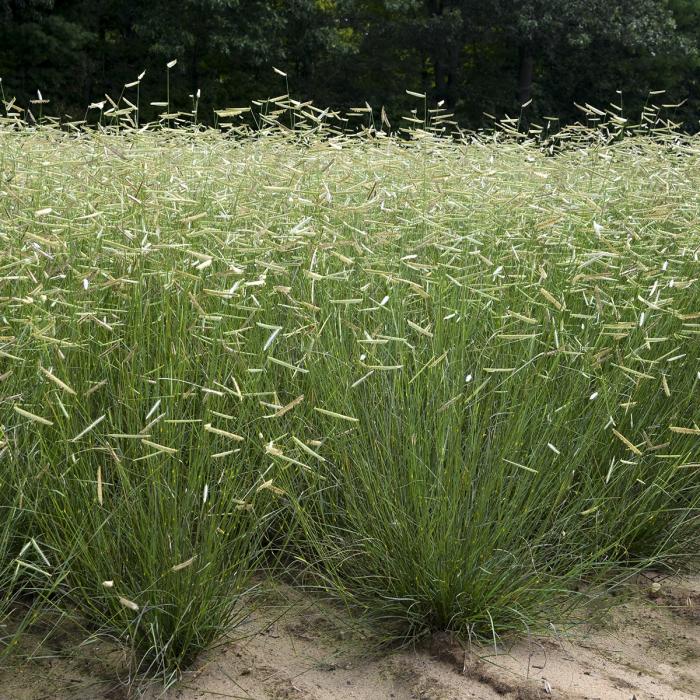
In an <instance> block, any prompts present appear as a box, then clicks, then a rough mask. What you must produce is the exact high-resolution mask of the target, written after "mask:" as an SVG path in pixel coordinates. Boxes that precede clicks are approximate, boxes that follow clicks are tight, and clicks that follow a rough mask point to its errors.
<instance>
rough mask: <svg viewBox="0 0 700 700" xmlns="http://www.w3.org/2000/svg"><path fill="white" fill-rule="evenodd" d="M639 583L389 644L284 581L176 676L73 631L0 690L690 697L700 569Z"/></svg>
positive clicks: (206, 697) (3, 675)
mask: <svg viewBox="0 0 700 700" xmlns="http://www.w3.org/2000/svg"><path fill="white" fill-rule="evenodd" d="M638 593H639V595H637V597H636V598H634V599H633V600H631V601H629V602H626V603H624V604H622V605H621V606H619V607H616V608H615V609H614V610H613V611H611V612H610V613H608V614H607V617H606V619H605V620H604V621H603V622H602V623H601V624H598V625H596V626H595V627H594V628H593V627H590V626H587V625H579V626H578V627H577V628H576V629H575V630H574V631H569V632H567V633H566V634H565V633H563V632H561V631H553V632H552V635H551V636H549V637H547V638H538V639H530V640H521V641H519V642H517V643H515V644H514V645H513V646H511V647H510V648H499V649H497V650H494V648H493V647H472V648H471V649H465V648H464V647H463V646H461V645H459V644H458V643H456V642H455V641H454V640H453V639H451V638H450V637H449V636H448V635H444V634H442V635H441V634H437V635H434V636H433V637H432V638H431V639H430V640H427V641H426V643H425V644H423V645H421V646H420V647H418V648H404V649H401V650H393V651H387V650H386V649H385V648H382V647H380V645H379V644H378V642H377V638H376V635H374V634H373V633H372V632H371V631H370V630H369V629H368V628H366V627H363V626H360V625H359V624H358V623H355V622H352V621H351V620H350V618H349V617H348V616H347V615H346V614H344V613H342V612H341V611H339V610H338V609H337V608H336V607H334V606H333V605H331V604H328V603H323V602H320V601H318V600H317V599H314V598H310V597H305V596H303V595H302V594H299V593H298V592H296V591H293V590H291V589H288V588H284V587H282V588H280V589H279V590H278V592H277V593H276V594H275V595H274V596H272V597H271V598H270V599H269V600H267V601H265V602H264V603H263V604H262V605H260V606H259V607H258V608H257V609H256V611H255V612H252V613H251V615H250V616H249V618H248V619H247V621H246V622H245V623H244V625H243V626H242V627H239V628H238V629H237V630H236V635H237V639H236V640H235V641H227V642H225V643H223V644H222V645H220V646H219V647H217V648H216V649H214V650H212V651H211V652H208V653H207V654H205V655H203V656H202V658H201V659H200V660H199V662H198V663H197V664H195V667H194V668H193V669H192V670H190V671H189V672H187V673H186V674H185V676H184V677H183V679H182V680H181V682H180V683H179V684H178V685H177V686H175V687H173V688H170V689H169V690H167V691H163V690H162V688H154V687H150V688H147V689H145V690H144V689H143V688H138V689H134V688H132V690H131V691H129V690H128V689H127V688H126V687H125V685H124V681H125V679H126V671H125V669H126V658H125V656H124V653H123V652H122V651H120V649H119V647H118V646H117V645H116V644H113V643H110V642H109V641H108V640H100V641H94V642H93V643H91V644H88V645H83V646H80V647H76V646H75V644H74V643H73V644H71V643H70V638H71V636H73V635H74V633H72V632H70V631H67V632H66V633H65V635H64V638H61V637H60V636H59V638H56V637H54V638H53V639H52V640H51V641H50V642H49V643H48V646H47V644H44V645H43V646H40V647H38V649H39V651H37V652H36V654H37V658H35V659H33V660H32V661H31V662H25V663H23V664H21V665H19V664H17V662H14V665H13V666H11V667H8V668H5V669H4V670H0V700H40V699H41V700H44V699H46V700H49V699H52V700H54V699H57V700H64V699H65V700H68V699H70V700H99V699H104V700H122V699H124V698H129V697H133V698H136V697H139V696H141V697H143V698H148V700H155V699H156V698H162V699H163V700H216V699H217V698H241V699H246V700H268V699H270V700H282V699H285V698H289V699H291V700H302V699H308V700H335V699H336V698H338V699H347V700H374V699H376V700H382V699H384V698H388V699H395V700H409V699H416V700H461V699H462V698H469V699H478V700H532V699H534V698H553V699H556V698H561V699H564V698H571V699H573V700H584V699H585V700H594V699H599V700H632V699H633V698H635V699H636V700H652V699H654V700H697V699H698V698H700V577H694V578H686V579H678V578H673V579H668V578H664V577H660V576H654V575H649V576H647V577H643V578H642V579H641V580H640V583H639V591H638Z"/></svg>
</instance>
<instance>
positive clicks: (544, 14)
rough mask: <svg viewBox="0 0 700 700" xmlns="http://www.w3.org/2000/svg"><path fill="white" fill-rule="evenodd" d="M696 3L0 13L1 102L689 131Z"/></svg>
mask: <svg viewBox="0 0 700 700" xmlns="http://www.w3.org/2000/svg"><path fill="white" fill-rule="evenodd" d="M699 36H700V0H614V1H610V0H270V1H263V0H181V1H180V2H178V3H173V2H168V1H167V0H148V1H146V0H132V1H130V2H128V3H123V2H118V1H117V0H92V1H91V2H87V0H0V45H1V46H2V51H0V77H2V79H3V82H2V84H1V85H2V87H3V90H4V94H5V98H6V99H9V98H10V97H17V104H19V105H26V104H27V103H28V102H29V100H31V99H34V98H36V95H37V90H40V91H41V92H42V94H43V97H44V98H47V99H50V101H51V112H52V113H53V114H56V115H64V114H68V115H71V116H73V117H76V116H81V115H82V114H83V113H84V110H85V107H86V106H87V105H88V104H89V103H90V102H94V101H99V100H102V99H104V95H105V94H109V95H111V96H115V95H118V94H120V92H121V91H122V89H123V86H124V85H125V84H126V83H129V82H131V81H133V80H134V79H135V77H136V76H137V75H139V74H140V73H142V71H144V70H146V75H145V77H144V79H143V82H142V84H141V86H140V89H141V91H142V94H144V95H147V98H148V100H151V101H158V100H162V99H163V98H164V96H165V90H166V78H165V63H166V62H168V61H170V60H172V59H175V58H177V59H178V62H177V65H175V66H173V68H172V71H171V76H170V80H171V86H172V87H171V89H172V99H173V101H174V103H175V104H178V103H179V104H180V106H182V107H185V106H186V105H187V104H188V100H189V99H190V98H189V97H188V96H189V95H193V94H195V93H196V92H197V91H198V90H199V91H200V93H201V102H200V109H199V113H200V115H201V116H202V118H204V119H207V118H209V117H211V116H213V112H212V109H213V108H214V107H217V108H222V107H229V106H233V105H243V104H247V103H248V102H249V101H250V100H252V99H258V98H265V97H271V96H273V95H278V94H280V93H282V92H284V91H285V90H286V89H287V84H286V81H285V79H284V77H283V76H280V75H279V74H278V73H276V72H274V71H273V69H272V67H273V66H276V67H279V68H280V69H281V70H283V71H284V72H286V73H287V78H286V80H287V81H288V83H289V89H290V91H291V92H292V94H293V95H294V96H295V97H298V98H299V99H304V100H306V99H313V100H314V101H315V102H316V104H319V105H322V106H324V107H325V106H332V107H337V108H347V107H350V106H358V105H362V104H364V103H365V101H367V102H369V103H370V104H371V105H373V106H376V107H380V106H386V109H387V111H389V113H390V114H391V113H392V112H396V111H402V112H403V111H405V110H406V109H407V108H409V107H413V106H415V104H413V103H412V102H411V99H410V97H408V96H407V95H406V92H405V90H406V89H409V90H413V91H420V92H425V93H427V94H428V96H429V99H430V100H431V101H433V102H437V101H444V103H445V105H446V106H447V107H448V108H450V109H451V110H452V111H454V112H455V114H456V118H457V119H458V120H459V121H460V122H461V123H462V124H463V125H465V126H468V127H477V126H480V125H481V124H482V123H483V120H484V116H483V115H484V113H488V114H493V115H497V116H502V115H505V114H510V115H513V114H517V113H518V112H519V111H520V108H521V105H523V104H525V103H529V106H528V110H529V111H528V115H530V117H531V118H536V117H537V116H541V115H554V116H557V117H559V118H560V119H561V120H562V121H570V120H572V119H574V118H576V117H577V112H576V107H575V103H579V104H580V103H586V102H587V103H589V104H594V105H599V106H603V107H605V106H607V105H608V104H609V103H610V102H615V104H617V105H621V106H622V108H623V109H624V110H630V111H632V112H633V111H634V110H638V109H639V108H640V107H641V106H642V105H643V104H644V102H645V100H646V99H647V97H648V94H649V92H650V91H657V90H666V91H667V92H666V95H665V96H664V97H663V101H664V102H665V103H669V104H671V103H674V104H677V103H680V102H682V101H683V100H686V101H685V102H684V103H683V105H682V106H680V107H677V108H675V111H674V118H675V119H677V120H678V121H680V120H682V121H684V122H685V126H686V128H689V129H691V130H695V129H696V127H697V125H698V118H699V117H700V101H699V97H698V94H697V90H696V88H697V82H698V75H699V73H698V70H699V67H700V51H699V47H698V37H699Z"/></svg>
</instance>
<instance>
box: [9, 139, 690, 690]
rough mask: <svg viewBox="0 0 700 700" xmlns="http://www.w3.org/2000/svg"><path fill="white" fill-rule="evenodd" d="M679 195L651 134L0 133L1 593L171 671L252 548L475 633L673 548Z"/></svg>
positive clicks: (683, 413) (206, 635) (397, 624)
mask: <svg viewBox="0 0 700 700" xmlns="http://www.w3.org/2000/svg"><path fill="white" fill-rule="evenodd" d="M698 192H700V146H699V145H698V143H697V142H696V141H695V140H691V141H680V140H677V139H675V138H672V137H670V136H669V137H665V138H661V137H659V138H657V139H656V140H648V139H646V138H643V137H629V138H626V139H622V140H620V141H618V142H617V143H608V142H607V141H606V140H603V139H598V140H597V139H596V138H595V137H594V135H591V137H590V138H585V139H584V138H582V139H581V144H580V146H577V147H571V148H569V149H566V150H563V151H562V152H560V153H558V154H557V155H554V156H552V155H551V153H550V152H548V151H547V150H546V149H541V148H539V147H538V146H537V145H536V144H534V143H531V142H529V141H528V142H518V140H517V139H511V140H507V141H502V142H499V140H498V139H488V138H486V137H484V138H483V139H478V138H471V139H467V138H465V139H458V140H452V139H448V138H443V137H438V136H435V135H432V134H430V133H428V132H426V131H420V130H419V131H417V132H415V133H414V135H413V139H412V140H410V141H403V140H399V139H394V138H385V139H373V138H368V137H359V136H355V137H352V136H343V135H339V134H336V133H334V132H326V133H325V134H321V135H317V134H314V133H313V132H305V133H303V134H294V133H290V132H288V131H287V130H285V129H284V128H281V127H276V126H275V127H272V128H269V129H268V130H266V131H261V132H259V133H257V134H254V135H248V136H246V137H230V136H229V137H227V136H225V135H222V134H221V133H218V132H214V131H200V132H196V133H195V132H192V131H185V130H182V131H170V130H161V131H148V130H146V131H141V132H136V131H133V130H127V131H126V132H123V133H116V132H113V133H110V132H109V131H104V130H97V131H91V132H76V133H72V134H69V133H66V132H63V131H59V130H58V129H55V128H49V127H39V128H33V129H30V128H26V127H24V128H20V129H17V128H12V127H10V126H8V127H7V128H5V129H4V130H0V243H1V245H2V247H1V249H0V317H1V318H0V320H1V325H2V328H1V329H0V336H1V338H0V379H1V380H2V382H1V384H0V387H1V400H0V423H1V425H2V452H1V454H0V499H2V500H1V502H0V505H1V506H2V509H3V513H7V517H5V516H4V515H3V521H2V523H0V605H2V601H7V605H6V607H5V608H4V609H5V610H6V611H7V610H9V609H10V607H11V604H12V602H13V600H14V599H16V598H17V597H18V596H20V594H21V596H22V597H23V598H26V597H27V594H26V590H24V589H26V587H28V586H29V587H30V588H31V589H32V591H34V594H33V595H34V596H35V598H36V599H37V600H40V601H41V603H42V605H47V604H50V605H53V606H55V607H57V608H60V609H61V610H64V611H66V612H67V613H69V614H71V615H74V616H77V617H79V618H80V619H81V621H82V622H83V623H84V624H85V625H86V628H87V629H91V630H93V631H108V632H109V633H111V634H112V635H116V636H117V637H119V638H120V639H122V640H123V641H124V643H125V644H128V645H130V646H131V647H132V649H133V651H134V654H133V658H134V673H135V674H147V675H149V676H153V675H157V674H162V676H163V677H164V678H165V679H166V681H167V680H169V679H171V678H173V677H174V676H175V675H176V674H177V671H178V669H180V668H182V667H183V666H184V665H185V664H187V663H188V662H189V661H191V659H192V658H193V657H194V655H195V654H196V653H197V652H198V651H200V650H201V649H203V648H205V647H206V646H207V645H209V644H211V643H212V641H213V640H215V639H216V638H217V637H218V636H219V635H220V634H221V633H222V632H223V631H224V630H225V629H226V628H230V626H231V625H232V624H235V622H236V620H237V619H239V617H240V615H242V614H245V608H243V607H242V606H241V604H240V598H241V596H242V595H243V594H244V593H245V592H246V591H248V589H249V588H250V586H251V575H252V574H253V573H254V572H255V571H257V570H259V569H260V568H261V567H263V566H264V567H271V568H272V569H273V571H275V572H276V575H278V576H288V575H293V576H294V577H295V579H296V580H298V581H300V582H303V583H304V584H306V585H312V586H314V587H318V588H320V589H322V590H324V591H327V592H331V593H332V594H334V595H336V596H337V597H339V598H340V599H341V600H343V601H344V602H346V603H347V604H348V605H350V606H351V607H353V608H354V609H356V610H358V611H360V612H364V613H367V614H369V615H371V616H373V617H375V618H378V619H380V620H382V621H383V623H384V625H385V629H386V630H387V631H389V632H390V633H391V634H392V635H394V636H397V637H405V636H411V635H420V634H422V633H424V632H426V631H431V630H444V629H449V630H453V631H455V632H458V633H459V634H460V635H462V636H463V637H464V638H468V637H482V638H490V637H492V636H493V635H501V634H504V633H508V632H512V631H525V630H529V629H535V630H536V629H544V628H545V627H546V626H547V624H548V623H550V622H556V623H559V622H562V621H564V620H566V619H567V616H568V615H569V614H570V613H571V611H572V610H573V609H574V608H576V606H577V605H579V604H581V603H583V602H585V601H586V600H588V599H590V597H591V596H593V595H596V594H597V592H599V591H600V590H602V589H605V588H610V587H611V586H614V585H616V584H617V583H618V582H619V581H621V580H623V579H624V577H625V576H629V575H630V573H631V572H633V571H635V570H636V569H638V568H639V567H643V566H647V565H649V564H652V563H653V564H655V565H657V566H658V565H664V564H669V565H670V564H671V563H676V562H684V561H685V562H688V561H689V559H690V558H691V557H692V556H693V555H694V554H696V553H697V551H698V549H697V547H698V534H699V529H698V505H699V499H700V477H699V476H698V475H699V472H698V470H699V469H700V465H699V464H698V462H700V459H699V455H698V447H699V445H700V427H699V425H698V423H700V404H699V402H698V396H699V391H700V362H699V354H700V350H699V349H700V287H699V284H698V276H699V273H700V263H699V262H698V255H699V254H700V228H699V227H698V224H699V222H700V195H699V194H698ZM601 587H602V588H601ZM2 610H3V608H0V616H1V615H2V614H3V612H2ZM6 641H7V640H6Z"/></svg>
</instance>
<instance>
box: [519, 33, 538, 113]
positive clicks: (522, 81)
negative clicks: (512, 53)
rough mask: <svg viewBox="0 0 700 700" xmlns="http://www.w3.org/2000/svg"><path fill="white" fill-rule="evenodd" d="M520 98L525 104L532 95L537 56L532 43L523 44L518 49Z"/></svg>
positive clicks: (522, 103)
mask: <svg viewBox="0 0 700 700" xmlns="http://www.w3.org/2000/svg"><path fill="white" fill-rule="evenodd" d="M518 62H519V69H518V100H519V101H520V104H521V105H524V104H525V103H526V102H527V101H528V100H529V99H531V97H532V82H533V79H534V74H535V56H534V55H533V52H532V47H531V46H530V44H521V45H520V49H519V51H518Z"/></svg>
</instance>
